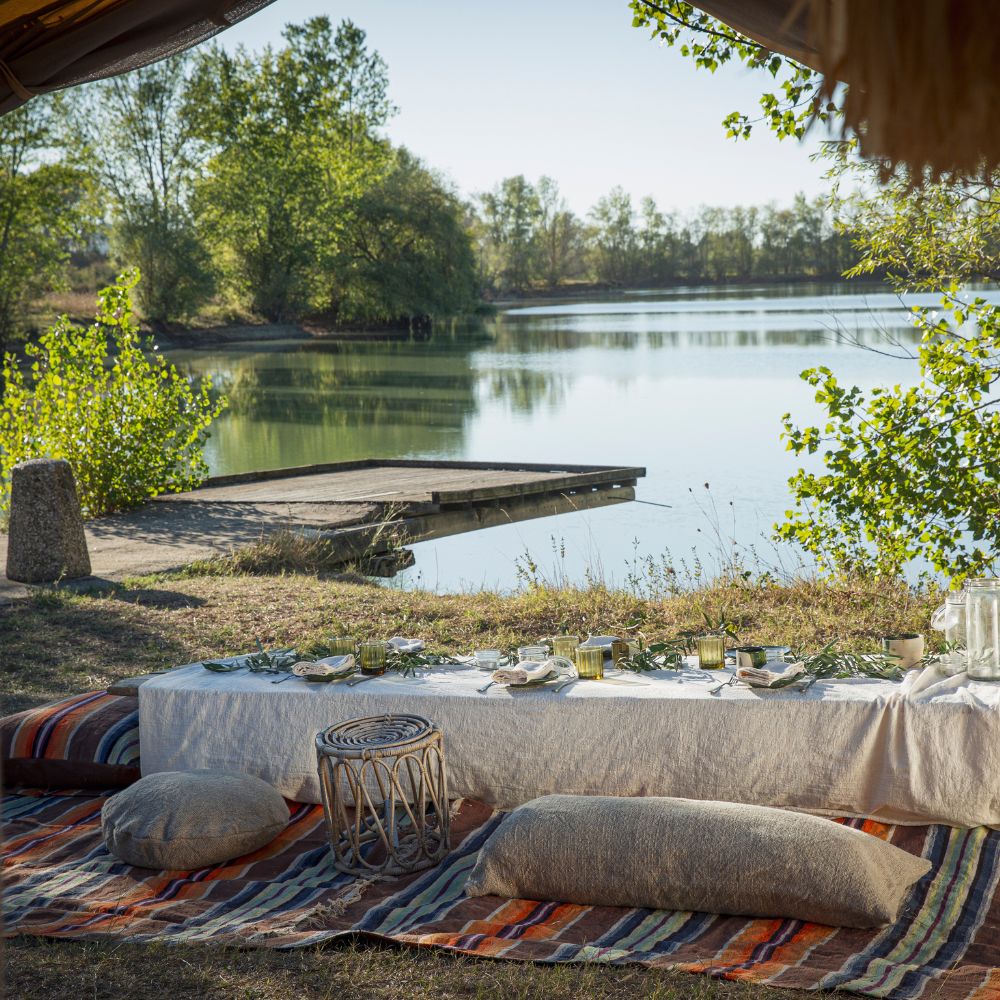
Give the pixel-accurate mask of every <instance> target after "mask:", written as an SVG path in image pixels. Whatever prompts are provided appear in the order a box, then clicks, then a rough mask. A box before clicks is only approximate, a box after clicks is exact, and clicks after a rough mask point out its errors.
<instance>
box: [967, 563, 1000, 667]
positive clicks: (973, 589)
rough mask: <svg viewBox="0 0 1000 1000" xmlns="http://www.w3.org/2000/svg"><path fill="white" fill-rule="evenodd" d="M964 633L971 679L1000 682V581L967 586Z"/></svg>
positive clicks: (970, 583) (990, 580)
mask: <svg viewBox="0 0 1000 1000" xmlns="http://www.w3.org/2000/svg"><path fill="white" fill-rule="evenodd" d="M965 631H966V645H967V649H968V653H967V656H968V670H969V676H970V677H971V678H974V679H975V680H980V681H1000V580H993V579H980V580H969V582H968V583H967V584H966V585H965Z"/></svg>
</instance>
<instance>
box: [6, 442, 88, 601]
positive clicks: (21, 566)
mask: <svg viewBox="0 0 1000 1000" xmlns="http://www.w3.org/2000/svg"><path fill="white" fill-rule="evenodd" d="M82 576H90V554H89V553H88V552H87V539H86V536H85V535H84V533H83V518H82V516H81V515H80V500H79V497H77V494H76V482H75V481H74V479H73V470H72V469H71V468H70V465H69V462H64V461H62V460H61V459H53V458H33V459H31V460H30V461H27V462H21V463H19V464H18V465H15V466H14V468H13V469H12V470H11V480H10V525H9V528H8V538H7V577H8V579H11V580H17V581H19V582H21V583H51V582H53V581H55V580H59V579H64V580H75V579H78V578H80V577H82Z"/></svg>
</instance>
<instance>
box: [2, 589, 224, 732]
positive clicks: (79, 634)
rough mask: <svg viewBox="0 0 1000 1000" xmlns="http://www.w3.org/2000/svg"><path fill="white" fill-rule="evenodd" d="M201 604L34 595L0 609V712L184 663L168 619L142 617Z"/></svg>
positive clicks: (130, 596) (145, 593)
mask: <svg viewBox="0 0 1000 1000" xmlns="http://www.w3.org/2000/svg"><path fill="white" fill-rule="evenodd" d="M203 603H204V602H203V601H202V600H201V599H200V598H195V597H190V596H188V595H184V594H177V593H173V592H170V591H159V590H147V589H139V590H130V589H127V588H124V587H120V588H115V589H114V590H111V591H105V592H102V593H101V594H99V595H96V596H92V595H81V594H75V593H72V592H70V591H64V590H57V589H46V590H39V591H37V592H35V593H34V594H33V595H32V596H31V597H29V598H28V599H27V600H22V601H16V602H14V603H13V604H10V605H7V606H4V607H0V710H2V711H3V712H4V713H5V714H7V713H11V712H17V711H21V710H22V709H25V708H30V707H32V706H33V705H39V704H43V703H44V702H47V701H53V700H55V699H57V698H61V697H64V696H65V695H67V694H70V693H75V692H78V691H88V690H98V689H100V688H104V687H107V686H108V685H109V684H111V683H112V682H114V681H116V680H120V679H121V678H123V677H132V676H135V675H136V674H142V673H150V672H152V671H154V670H162V669H164V667H167V666H172V665H173V664H175V663H179V662H181V661H182V660H183V658H184V647H183V645H182V643H181V642H180V641H179V640H178V639H177V638H176V637H175V636H174V635H173V634H172V630H171V628H170V621H169V619H168V618H159V617H153V618H150V617H149V615H148V613H144V612H147V609H160V610H167V611H169V610H172V609H178V608H188V607H192V606H198V605H201V604H203Z"/></svg>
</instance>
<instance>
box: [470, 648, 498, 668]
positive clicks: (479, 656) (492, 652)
mask: <svg viewBox="0 0 1000 1000" xmlns="http://www.w3.org/2000/svg"><path fill="white" fill-rule="evenodd" d="M472 655H473V657H474V658H475V661H476V666H477V667H479V669H480V670H489V671H491V672H492V671H494V670H496V669H497V667H499V666H500V660H501V659H502V658H503V657H502V654H501V653H500V650H499V649H475V650H473V652H472Z"/></svg>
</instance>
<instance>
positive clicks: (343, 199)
mask: <svg viewBox="0 0 1000 1000" xmlns="http://www.w3.org/2000/svg"><path fill="white" fill-rule="evenodd" d="M283 37H284V39H285V44H284V45H283V46H282V47H281V48H279V49H272V48H271V47H268V48H266V49H264V51H263V52H262V53H260V54H256V55H254V54H251V53H248V52H247V51H246V50H244V49H242V48H240V49H239V50H237V52H236V53H235V54H229V53H227V52H226V51H225V50H224V49H222V48H221V47H219V46H214V47H212V48H210V49H208V50H207V51H206V52H204V53H203V54H202V55H201V57H200V58H199V59H198V63H197V66H196V69H195V72H194V74H193V76H192V82H191V86H190V88H189V91H188V103H189V107H190V111H189V112H188V113H189V116H190V117H192V118H193V119H195V120H197V122H198V131H199V135H200V137H201V138H202V139H203V141H205V142H206V143H207V145H208V147H209V150H210V156H209V158H208V160H207V163H206V165H205V168H204V172H203V176H202V178H201V180H200V181H199V183H198V185H197V188H196V208H197V213H198V218H199V223H200V225H201V226H202V228H203V232H204V233H205V237H206V240H207V241H208V242H209V244H210V246H211V248H212V250H213V252H214V254H215V258H216V260H217V262H218V264H219V267H220V270H221V272H222V274H223V277H224V280H225V282H226V284H227V285H228V287H229V288H230V289H231V290H232V292H233V293H234V294H235V295H236V297H237V298H238V299H239V300H241V301H244V302H247V303H248V304H249V305H250V307H251V308H252V309H253V310H254V311H255V312H257V313H259V314H260V315H261V316H264V317H265V318H267V319H269V320H272V321H275V322H284V321H288V320H292V319H295V318H297V317H299V316H301V315H302V314H303V313H304V312H308V311H310V310H318V309H327V310H330V311H332V312H333V313H334V315H336V313H337V310H338V308H339V302H338V300H337V296H338V294H339V284H338V281H337V276H336V273H335V268H334V266H333V264H334V261H335V260H336V258H337V255H338V253H339V250H338V246H339V241H340V239H341V237H342V235H343V234H344V233H345V232H346V231H347V230H348V229H349V227H350V225H351V222H352V219H351V214H350V207H351V204H352V202H353V201H355V200H356V199H357V198H358V197H359V196H360V195H361V194H362V193H363V191H364V190H365V189H366V188H367V187H368V186H369V185H370V184H371V183H373V182H374V181H375V180H376V179H377V178H378V177H379V176H380V175H381V173H382V171H383V170H384V169H385V166H386V161H387V157H388V147H387V144H386V143H385V142H384V141H383V140H381V139H380V138H379V137H378V135H377V130H378V129H379V128H380V127H381V126H382V125H383V124H384V122H385V120H386V117H387V116H388V114H389V113H390V112H391V108H390V106H389V103H388V101H387V99H386V96H385V95H386V88H387V80H386V75H385V65H384V63H383V62H382V60H381V59H380V58H379V57H378V55H377V54H376V53H371V52H369V51H368V50H367V48H366V47H365V46H366V43H365V34H364V32H363V31H361V30H360V29H358V28H356V27H355V26H354V25H352V24H351V23H350V22H344V23H343V24H341V25H340V27H339V28H338V29H337V31H336V33H335V34H334V31H333V28H332V26H331V24H330V21H329V19H327V18H325V17H317V18H312V19H310V20H309V21H307V22H306V23H305V24H302V25H291V26H289V27H287V28H286V29H285V32H284V35H283Z"/></svg>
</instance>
